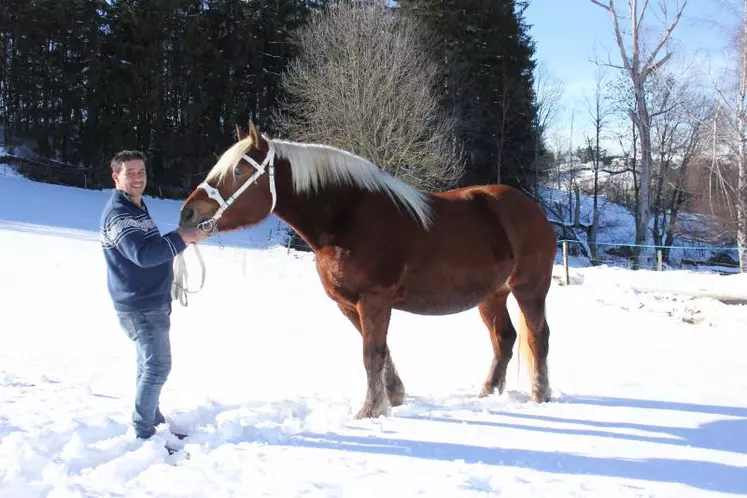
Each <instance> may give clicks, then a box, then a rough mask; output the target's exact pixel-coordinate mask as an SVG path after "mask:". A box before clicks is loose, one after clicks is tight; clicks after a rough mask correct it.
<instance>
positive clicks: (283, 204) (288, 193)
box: [275, 162, 362, 251]
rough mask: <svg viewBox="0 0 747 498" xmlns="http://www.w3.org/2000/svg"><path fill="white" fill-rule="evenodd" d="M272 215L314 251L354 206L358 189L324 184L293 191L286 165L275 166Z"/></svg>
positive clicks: (331, 236) (333, 231)
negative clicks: (318, 186)
mask: <svg viewBox="0 0 747 498" xmlns="http://www.w3.org/2000/svg"><path fill="white" fill-rule="evenodd" d="M276 175H277V207H276V208H275V215H276V216H277V217H278V218H280V219H281V220H283V221H284V222H285V223H286V224H288V225H289V226H290V227H291V228H293V229H294V230H295V231H296V232H297V233H298V234H299V235H300V236H301V238H303V239H304V241H305V242H306V243H307V244H308V245H309V246H310V247H311V248H312V249H313V250H314V251H316V250H318V249H319V248H321V247H323V246H324V245H326V244H327V243H328V242H329V241H330V240H331V239H332V238H334V236H335V235H336V231H337V230H338V229H339V228H340V223H339V222H340V219H341V217H342V216H344V215H345V214H346V213H349V212H350V210H351V209H352V208H353V207H354V206H355V204H356V201H357V199H358V196H359V195H361V194H362V192H358V191H355V190H351V189H347V188H344V187H339V186H326V187H322V188H321V189H320V190H317V191H315V192H309V193H297V192H295V191H294V190H293V182H292V177H291V171H290V166H288V165H287V163H284V162H283V163H281V164H278V166H277V173H276Z"/></svg>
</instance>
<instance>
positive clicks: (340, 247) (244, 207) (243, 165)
mask: <svg viewBox="0 0 747 498" xmlns="http://www.w3.org/2000/svg"><path fill="white" fill-rule="evenodd" d="M270 213H275V215H276V216H278V217H279V218H280V219H282V220H283V221H284V222H286V223H287V224H288V225H289V226H290V227H291V228H292V229H293V230H295V231H296V233H298V235H299V236H300V237H302V238H303V239H304V241H306V243H307V244H308V245H309V246H310V248H311V249H312V250H313V251H314V253H315V255H316V266H317V271H318V272H319V277H320V278H321V281H322V284H323V285H324V289H325V291H326V293H327V295H328V296H329V297H330V298H332V300H334V301H335V302H336V303H337V305H338V307H339V308H340V311H341V312H342V313H343V314H344V315H345V316H346V317H347V318H348V319H349V320H350V321H351V322H352V324H353V325H354V326H355V328H356V329H357V330H358V332H359V333H360V334H361V336H362V342H363V364H364V366H365V369H366V374H367V378H368V390H367V393H366V398H365V402H364V404H363V406H362V408H361V409H360V411H359V412H358V413H357V415H356V418H363V417H378V416H380V415H383V414H386V413H387V412H388V408H389V406H398V405H400V404H402V403H403V401H404V396H405V389H404V385H403V383H402V381H401V380H400V378H399V375H398V373H397V370H396V369H395V367H394V362H393V361H392V356H391V354H390V352H389V348H388V346H387V332H388V328H389V319H390V316H391V312H392V310H393V309H397V310H403V311H407V312H410V313H415V314H422V315H446V314H451V313H458V312H461V311H465V310H468V309H471V308H474V307H475V306H477V308H478V309H479V312H480V315H481V317H482V320H483V321H484V323H485V325H486V326H487V328H488V331H489V332H490V339H491V342H492V345H493V360H492V363H491V365H490V369H489V371H488V375H487V379H485V382H484V384H483V386H482V390H481V392H480V394H479V395H480V397H483V396H488V395H490V394H491V393H493V392H494V391H495V389H496V388H497V389H498V392H499V393H502V392H503V389H504V386H505V381H506V367H507V366H508V362H509V360H510V359H511V356H512V349H513V346H514V342H515V341H516V337H517V334H516V330H515V329H514V326H513V324H512V323H511V319H510V317H509V312H508V309H507V307H506V299H507V297H508V295H509V293H512V294H513V295H514V297H515V298H516V301H517V303H518V305H519V309H520V312H521V313H520V315H521V320H520V324H519V339H520V341H519V353H520V354H521V355H523V356H526V358H527V360H528V361H527V366H528V368H529V374H530V377H531V381H532V399H533V400H534V401H536V402H545V401H549V399H550V386H549V380H548V372H547V355H548V349H549V335H550V330H549V327H548V325H547V321H546V320H545V296H546V295H547V292H548V290H549V288H550V283H551V278H552V277H551V274H552V267H553V263H554V259H555V251H556V240H555V233H554V231H553V229H552V227H551V225H550V223H549V222H548V220H547V219H546V217H545V216H544V215H543V213H542V211H540V209H539V208H538V206H537V205H536V204H535V203H534V201H532V200H531V199H530V198H529V197H527V196H526V195H524V194H523V193H522V192H520V191H518V190H516V189H513V188H511V187H508V186H505V185H484V186H474V187H467V188H459V189H455V190H450V191H447V192H441V193H428V192H423V191H420V190H417V189H415V188H413V187H411V186H409V185H408V184H406V183H405V182H403V181H401V180H399V179H397V178H395V177H394V176H392V175H389V174H388V173H385V172H383V171H382V170H380V169H379V168H377V167H376V166H374V165H373V164H372V163H370V162H369V161H367V160H365V159H362V158H360V157H358V156H355V155H353V154H351V153H348V152H345V151H341V150H338V149H335V148H332V147H328V146H324V145H312V144H303V143H294V142H289V141H284V140H274V139H270V138H268V137H267V136H265V135H260V134H259V133H258V132H257V130H256V128H255V127H254V125H253V124H252V123H250V126H249V133H248V135H246V136H239V140H238V141H237V142H236V143H235V144H234V145H233V146H231V147H230V148H229V149H227V150H226V151H225V152H224V153H223V155H222V156H221V157H220V158H219V160H218V162H217V163H216V164H215V166H214V167H213V168H212V170H211V171H210V172H209V173H208V175H207V177H206V178H205V181H204V182H203V183H202V184H200V185H199V186H198V187H197V188H196V189H195V190H194V191H193V192H192V193H191V194H190V196H189V197H188V198H187V200H186V201H185V203H184V205H183V206H182V210H181V216H180V226H181V227H197V226H200V227H203V228H204V229H206V230H209V231H212V232H222V231H227V230H235V229H239V228H242V227H247V226H251V225H254V224H256V223H258V222H260V221H261V220H263V219H264V218H266V217H267V216H268V215H269V214H270Z"/></svg>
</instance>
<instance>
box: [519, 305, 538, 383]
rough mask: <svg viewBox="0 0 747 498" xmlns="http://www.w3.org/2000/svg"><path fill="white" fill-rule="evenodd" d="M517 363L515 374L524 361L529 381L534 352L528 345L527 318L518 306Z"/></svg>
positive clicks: (532, 373) (531, 373)
mask: <svg viewBox="0 0 747 498" xmlns="http://www.w3.org/2000/svg"><path fill="white" fill-rule="evenodd" d="M517 332H518V337H517V340H518V353H519V358H518V364H517V374H518V373H519V370H520V369H521V364H522V363H525V365H524V369H525V371H526V373H527V375H528V377H529V381H530V382H531V380H532V376H533V375H534V353H532V348H530V347H529V327H528V326H527V319H526V317H525V316H524V312H523V311H522V310H521V308H519V327H518V330H517Z"/></svg>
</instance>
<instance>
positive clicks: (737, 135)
mask: <svg viewBox="0 0 747 498" xmlns="http://www.w3.org/2000/svg"><path fill="white" fill-rule="evenodd" d="M714 3H716V4H717V5H718V6H719V8H720V9H723V10H725V11H726V10H733V11H734V13H735V14H737V15H735V18H736V19H738V20H739V22H738V24H737V26H736V29H735V30H734V33H733V42H734V43H733V46H732V48H733V55H734V60H733V62H732V65H731V66H730V67H729V68H728V69H727V72H728V73H729V74H728V76H727V81H726V82H725V83H722V84H720V83H718V82H716V80H715V79H714V78H713V77H712V76H711V74H710V73H709V72H708V71H705V73H706V74H707V75H708V76H709V77H711V83H712V86H713V88H714V90H715V93H716V98H717V100H718V108H717V112H716V116H715V118H714V120H713V123H712V134H711V148H712V152H711V176H712V177H715V182H716V185H717V186H718V189H717V191H719V193H721V194H723V195H724V197H725V200H726V201H727V204H728V205H729V206H728V207H729V208H731V209H733V210H734V211H736V227H735V231H736V239H737V245H738V246H739V248H740V249H739V251H738V252H739V268H740V271H741V272H743V273H744V272H747V157H745V155H746V154H747V102H746V99H747V0H740V1H739V3H736V2H725V1H719V2H714ZM740 4H741V5H740ZM737 5H739V6H738V7H737ZM740 9H741V12H739V10H740ZM724 163H725V164H724ZM734 165H736V172H734V171H733V166H734ZM730 167H731V168H730ZM712 204H713V203H712ZM717 204H718V201H717ZM713 208H714V206H713V205H712V211H715V210H714V209H713Z"/></svg>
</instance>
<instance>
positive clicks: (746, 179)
mask: <svg viewBox="0 0 747 498" xmlns="http://www.w3.org/2000/svg"><path fill="white" fill-rule="evenodd" d="M742 16H743V18H742V40H741V47H740V48H741V49H742V56H741V67H740V68H739V95H738V101H737V131H738V133H739V136H738V137H737V139H738V141H739V145H738V148H737V164H738V166H739V176H738V180H737V202H736V204H737V245H738V246H739V271H740V272H742V273H747V159H745V152H747V150H745V141H747V136H745V132H747V110H745V102H744V100H745V96H746V94H747V0H744V4H743V12H742Z"/></svg>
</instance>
